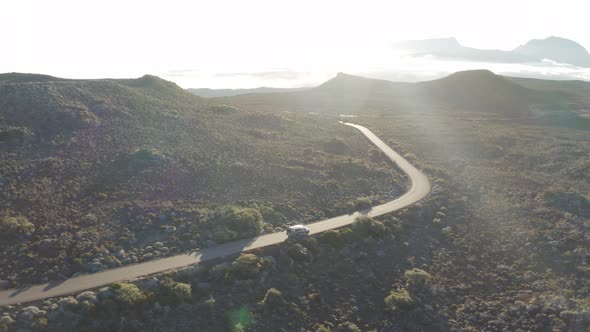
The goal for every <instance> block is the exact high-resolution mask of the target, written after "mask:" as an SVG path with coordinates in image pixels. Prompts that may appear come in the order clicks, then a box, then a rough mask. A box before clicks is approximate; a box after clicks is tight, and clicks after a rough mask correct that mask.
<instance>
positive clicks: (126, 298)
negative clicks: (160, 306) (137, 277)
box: [111, 282, 146, 306]
mask: <svg viewBox="0 0 590 332" xmlns="http://www.w3.org/2000/svg"><path fill="white" fill-rule="evenodd" d="M111 289H112V290H113V291H115V294H116V296H115V300H117V301H118V302H119V303H121V304H123V305H125V306H133V305H137V304H139V303H141V302H143V301H145V300H146V296H145V295H144V294H143V293H142V292H141V290H139V288H137V286H135V285H134V284H128V283H119V282H116V283H114V284H113V285H112V286H111Z"/></svg>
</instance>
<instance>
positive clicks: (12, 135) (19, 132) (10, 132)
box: [0, 127, 33, 142]
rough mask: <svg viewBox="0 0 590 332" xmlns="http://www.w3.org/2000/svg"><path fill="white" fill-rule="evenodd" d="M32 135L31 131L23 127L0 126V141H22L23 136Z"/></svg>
mask: <svg viewBox="0 0 590 332" xmlns="http://www.w3.org/2000/svg"><path fill="white" fill-rule="evenodd" d="M32 135H33V133H32V132H31V131H30V130H29V129H28V128H25V127H7V128H0V142H3V141H23V140H24V139H25V138H27V137H29V136H32Z"/></svg>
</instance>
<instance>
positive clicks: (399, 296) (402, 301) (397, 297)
mask: <svg viewBox="0 0 590 332" xmlns="http://www.w3.org/2000/svg"><path fill="white" fill-rule="evenodd" d="M413 305H414V300H412V298H411V297H410V293H408V291H407V290H405V289H400V290H392V291H391V293H389V295H388V296H387V297H386V298H385V306H386V308H387V310H389V311H391V312H396V311H398V310H405V309H408V308H411V307H412V306H413Z"/></svg>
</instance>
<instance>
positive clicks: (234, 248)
mask: <svg viewBox="0 0 590 332" xmlns="http://www.w3.org/2000/svg"><path fill="white" fill-rule="evenodd" d="M341 123H342V124H344V125H347V126H351V127H353V128H356V129H357V130H359V131H360V132H361V133H362V134H363V135H365V136H366V137H367V139H369V141H371V143H373V144H374V145H375V146H376V147H378V148H379V149H381V151H383V153H384V154H385V155H386V156H387V157H388V158H389V159H391V161H393V162H394V163H396V164H397V166H398V167H399V168H400V169H401V170H402V171H403V172H404V173H406V174H407V175H408V177H409V179H410V181H411V187H410V189H409V190H408V191H407V192H406V193H405V194H404V195H402V196H401V197H399V198H397V199H395V200H393V201H390V202H387V203H384V204H381V205H377V206H374V207H372V208H371V209H370V210H369V211H367V212H363V213H361V212H355V213H352V214H347V215H343V216H339V217H335V218H330V219H326V220H322V221H318V222H314V223H311V224H307V225H306V226H308V227H309V228H310V229H311V232H310V233H311V234H317V233H321V232H324V231H327V230H330V229H335V228H340V227H343V226H346V225H350V224H352V223H353V222H354V220H355V218H356V217H358V216H360V215H368V216H370V217H377V216H381V215H384V214H386V213H390V212H393V211H397V210H399V209H402V208H404V207H407V206H409V205H411V204H414V203H416V202H418V201H419V200H421V199H422V198H424V197H425V196H426V195H428V193H429V192H430V189H431V187H430V182H429V181H428V178H427V177H426V176H425V175H424V174H422V172H420V171H419V170H418V169H416V168H415V167H414V166H412V165H411V164H410V163H409V162H408V161H407V160H405V159H404V158H403V157H402V156H400V155H399V154H397V153H396V152H395V151H393V150H392V149H391V148H390V147H389V146H387V144H385V143H384V142H383V141H382V140H381V139H379V137H377V136H376V135H375V134H373V133H372V132H371V131H370V130H369V129H367V128H365V127H363V126H359V125H355V124H352V123H343V122H341ZM286 239H287V236H286V234H285V233H284V232H280V233H272V234H267V235H262V236H259V237H255V238H251V239H244V240H238V241H233V242H229V243H225V244H221V245H218V246H215V247H210V248H205V249H202V250H201V251H200V252H198V253H195V254H181V255H177V256H171V257H167V258H162V259H158V260H153V261H149V262H144V263H139V264H134V265H127V266H122V267H119V268H114V269H110V270H105V271H102V272H98V273H94V274H88V275H82V276H78V277H74V278H70V279H67V280H65V281H62V282H53V283H48V284H43V285H34V286H30V287H28V288H20V289H9V290H3V291H0V306H5V305H13V304H17V303H25V302H31V301H37V300H42V299H46V298H51V297H57V296H63V295H68V294H72V293H77V292H80V291H84V290H88V289H92V288H97V287H101V286H105V285H108V284H111V283H114V282H117V281H124V280H132V279H136V278H140V277H145V276H147V275H151V274H155V273H159V272H163V271H166V270H170V269H177V268H181V267H186V266H189V265H193V264H197V263H199V262H204V261H207V260H211V259H215V258H223V257H225V256H228V255H234V254H237V253H240V252H243V251H249V250H253V249H257V248H262V247H266V246H270V245H274V244H277V243H281V242H283V241H285V240H286Z"/></svg>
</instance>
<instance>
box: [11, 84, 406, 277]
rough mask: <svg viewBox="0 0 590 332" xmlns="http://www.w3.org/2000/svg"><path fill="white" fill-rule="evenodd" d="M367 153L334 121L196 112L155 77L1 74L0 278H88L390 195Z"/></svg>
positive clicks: (194, 103)
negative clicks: (244, 222)
mask: <svg viewBox="0 0 590 332" xmlns="http://www.w3.org/2000/svg"><path fill="white" fill-rule="evenodd" d="M334 142H336V143H337V144H334ZM333 146H337V147H338V148H337V149H334V148H333ZM370 149H371V148H370V146H369V145H368V143H367V142H366V140H365V139H363V137H362V136H361V135H357V134H356V133H355V132H354V131H351V130H350V128H344V126H341V125H339V124H338V122H337V121H336V120H334V119H315V118H314V119H308V118H306V117H296V116H289V115H288V114H265V113H261V112H258V111H257V110H256V109H254V110H250V111H246V110H242V109H238V108H235V107H230V106H227V105H222V104H216V103H215V102H206V101H205V100H204V99H202V98H199V97H197V96H194V95H192V94H191V93H189V92H187V91H185V90H183V89H181V88H179V87H178V86H176V85H175V84H174V83H172V82H168V81H165V80H162V79H160V78H157V77H154V76H149V75H146V76H144V77H141V78H138V79H128V80H113V79H104V80H64V79H58V78H53V77H49V76H40V75H28V74H7V75H2V76H0V184H1V186H2V190H1V191H0V206H2V209H1V211H0V236H1V237H2V239H1V240H0V266H2V269H0V280H9V281H10V282H11V283H18V284H22V283H26V282H40V281H45V280H54V279H56V278H63V277H66V276H71V275H73V274H76V273H86V272H93V271H96V270H100V269H104V268H106V267H115V266H118V265H121V264H129V263H134V262H137V261H142V260H148V259H151V258H154V257H158V256H163V255H168V254H172V253H175V252H181V251H183V250H189V249H190V248H196V247H202V246H205V245H212V244H214V243H216V242H220V241H227V240H231V239H235V238H237V237H244V236H252V235H255V234H258V233H260V232H270V231H273V230H274V229H275V228H277V227H279V228H280V227H284V226H285V224H286V223H291V222H305V221H310V220H318V219H320V218H323V217H326V216H332V215H337V214H340V213H344V212H347V211H350V209H351V208H353V207H354V205H355V200H356V199H357V198H358V197H364V196H368V197H369V199H370V200H374V201H376V202H377V201H381V200H384V199H388V198H391V197H394V196H395V195H397V194H398V193H399V192H401V191H402V190H403V180H401V179H400V178H399V177H398V176H397V175H396V173H395V172H394V171H393V170H392V169H391V167H389V166H388V165H387V163H385V162H384V161H383V160H382V159H380V158H379V157H378V154H375V156H374V158H372V159H371V156H370V154H369V152H370ZM396 182H398V184H396ZM242 209H246V210H245V211H243V210H242ZM225 215H229V216H230V217H227V216H226V217H224V216H225ZM236 215H251V216H253V218H252V220H253V221H254V222H253V223H252V225H251V226H252V227H244V228H242V227H239V222H238V223H236V220H233V219H232V217H231V216H236ZM234 219H235V218H234ZM218 220H224V222H223V223H221V224H220V223H218V222H217V221H218ZM225 221H227V223H225ZM154 243H156V245H154Z"/></svg>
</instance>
